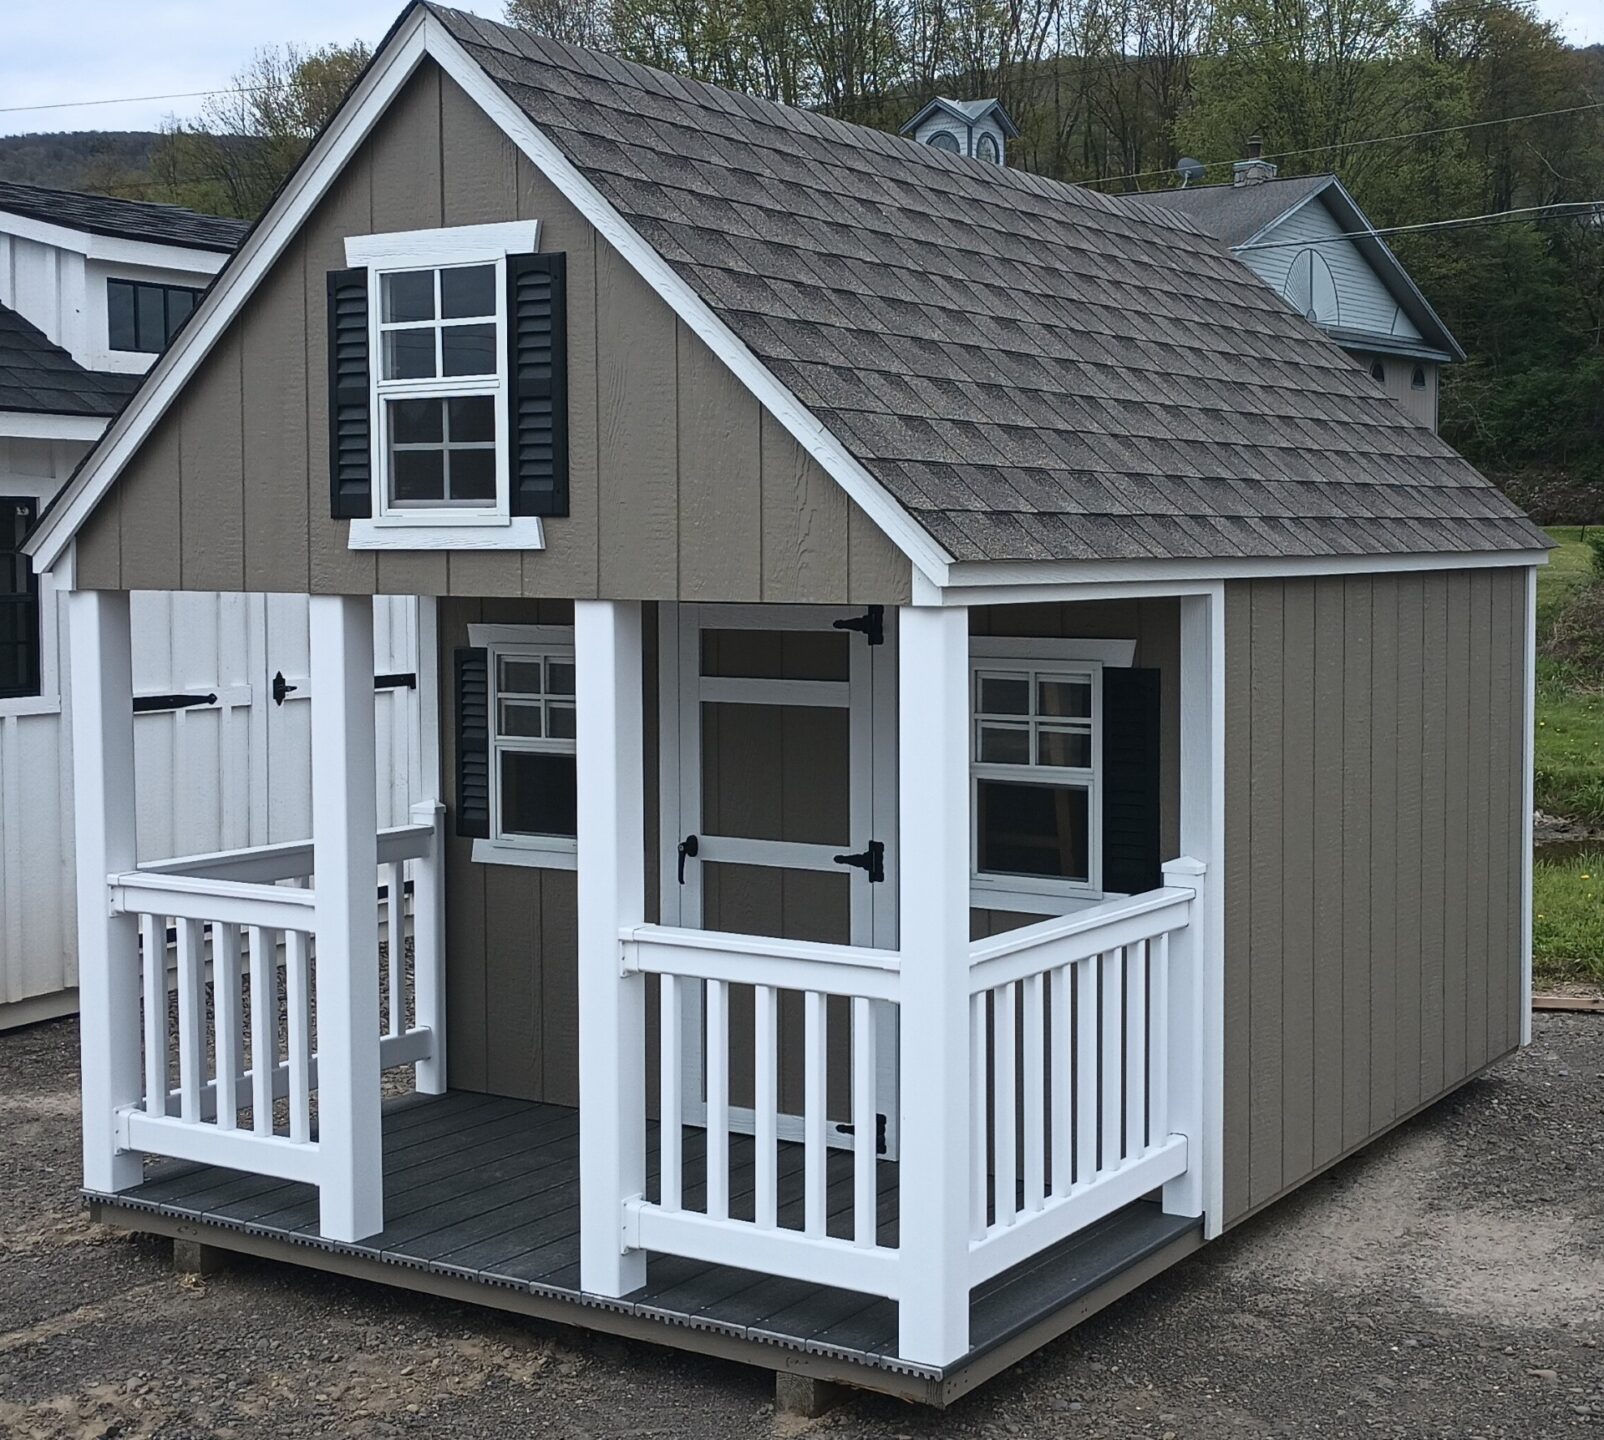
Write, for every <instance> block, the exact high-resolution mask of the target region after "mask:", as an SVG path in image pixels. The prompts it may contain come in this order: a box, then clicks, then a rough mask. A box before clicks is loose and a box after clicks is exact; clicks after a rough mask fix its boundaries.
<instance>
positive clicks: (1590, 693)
mask: <svg viewBox="0 0 1604 1440" xmlns="http://www.w3.org/2000/svg"><path fill="white" fill-rule="evenodd" d="M1548 533H1549V536H1550V537H1551V538H1552V539H1553V540H1554V541H1555V542H1556V543H1557V544H1558V546H1559V548H1558V549H1557V550H1555V551H1554V552H1553V554H1552V555H1551V556H1550V557H1549V563H1548V564H1547V565H1546V566H1545V567H1544V568H1542V569H1541V570H1539V571H1538V572H1537V717H1536V718H1537V766H1536V776H1535V781H1534V798H1535V801H1536V804H1537V808H1538V809H1540V810H1543V811H1546V812H1547V813H1548V814H1550V815H1563V816H1566V817H1567V818H1569V819H1572V820H1580V821H1584V822H1586V823H1587V824H1590V825H1597V826H1601V827H1604V580H1601V579H1600V578H1599V577H1598V576H1597V575H1596V574H1595V573H1594V571H1593V552H1592V550H1591V548H1590V547H1589V546H1588V545H1587V543H1586V542H1585V541H1584V539H1583V538H1582V535H1583V532H1582V529H1581V527H1579V526H1574V525H1571V526H1555V527H1553V528H1552V529H1550V530H1549V532H1548ZM1532 898H1533V906H1532V909H1533V916H1532V950H1533V964H1534V967H1535V969H1536V971H1537V975H1538V978H1539V979H1540V980H1547V981H1554V980H1590V981H1592V982H1594V983H1596V984H1604V852H1601V853H1596V854H1584V855H1572V856H1567V857H1565V858H1563V859H1553V860H1543V859H1539V860H1538V862H1537V864H1536V866H1535V867H1534V870H1533V876H1532Z"/></svg>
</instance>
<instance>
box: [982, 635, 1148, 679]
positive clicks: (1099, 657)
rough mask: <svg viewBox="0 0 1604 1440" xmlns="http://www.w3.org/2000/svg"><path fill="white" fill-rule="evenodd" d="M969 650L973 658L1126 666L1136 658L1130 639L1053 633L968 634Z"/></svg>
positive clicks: (1122, 667) (1130, 664) (1134, 644)
mask: <svg viewBox="0 0 1604 1440" xmlns="http://www.w3.org/2000/svg"><path fill="white" fill-rule="evenodd" d="M969 653H970V654H971V655H972V656H974V658H975V659H977V660H988V659H996V660H1061V661H1065V662H1073V661H1076V660H1096V661H1098V662H1099V663H1100V664H1103V665H1112V666H1114V667H1115V668H1116V669H1120V670H1128V669H1129V668H1130V667H1131V666H1132V665H1133V664H1134V663H1135V662H1136V642H1135V641H1134V640H1076V639H1074V638H1071V637H1065V638H1063V639H1060V638H1058V637H1057V636H1050V637H1049V636H1027V637H1020V638H1013V639H1010V638H1009V637H1008V636H1006V635H972V636H970V638H969Z"/></svg>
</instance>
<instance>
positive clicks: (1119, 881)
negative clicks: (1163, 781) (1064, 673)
mask: <svg viewBox="0 0 1604 1440" xmlns="http://www.w3.org/2000/svg"><path fill="white" fill-rule="evenodd" d="M1159 756H1160V747H1159V672H1158V671H1157V670H1122V669H1115V668H1114V667H1112V666H1110V667H1109V668H1108V669H1106V670H1104V671H1103V889H1105V890H1109V891H1113V892H1116V893H1124V894H1128V895H1139V894H1141V893H1142V892H1143V891H1144V890H1156V889H1157V888H1158V886H1159V884H1160V883H1161V882H1160V869H1159V867H1160V865H1161V864H1162V857H1161V856H1160V855H1159V816H1158V807H1159Z"/></svg>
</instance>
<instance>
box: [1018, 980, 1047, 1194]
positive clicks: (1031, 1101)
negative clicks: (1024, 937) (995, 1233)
mask: <svg viewBox="0 0 1604 1440" xmlns="http://www.w3.org/2000/svg"><path fill="white" fill-rule="evenodd" d="M1043 988H1044V985H1043V977H1042V975H1041V974H1040V972H1038V973H1037V974H1035V975H1031V976H1029V977H1028V978H1027V979H1026V980H1025V982H1024V991H1025V1003H1024V1011H1025V1054H1024V1090H1025V1097H1024V1098H1025V1135H1024V1141H1025V1209H1027V1210H1040V1209H1041V1207H1042V1201H1043V1200H1044V1198H1045V1195H1046V1183H1045V1178H1044V1177H1045V1175H1046V1154H1045V1151H1046V1145H1047V1125H1046V1118H1045V1101H1046V1098H1047V1072H1046V1067H1045V1065H1044V1064H1043V1060H1042V1049H1043V1042H1044V1040H1045V1038H1046V1037H1045V1035H1044V1033H1043V1023H1044V1022H1043V1015H1042V991H1043Z"/></svg>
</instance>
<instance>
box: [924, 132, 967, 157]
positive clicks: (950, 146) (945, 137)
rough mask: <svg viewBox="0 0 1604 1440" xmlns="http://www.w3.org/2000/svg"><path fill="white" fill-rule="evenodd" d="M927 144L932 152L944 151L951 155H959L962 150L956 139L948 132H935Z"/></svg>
mask: <svg viewBox="0 0 1604 1440" xmlns="http://www.w3.org/2000/svg"><path fill="white" fill-rule="evenodd" d="M929 144H930V148H931V149H932V150H946V151H947V152H949V153H950V154H953V155H957V154H959V153H960V152H961V151H962V149H963V147H962V146H961V145H959V143H958V137H957V136H956V135H954V134H953V133H952V131H950V130H938V131H936V133H935V134H934V135H932V136H931V137H930V141H929Z"/></svg>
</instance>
